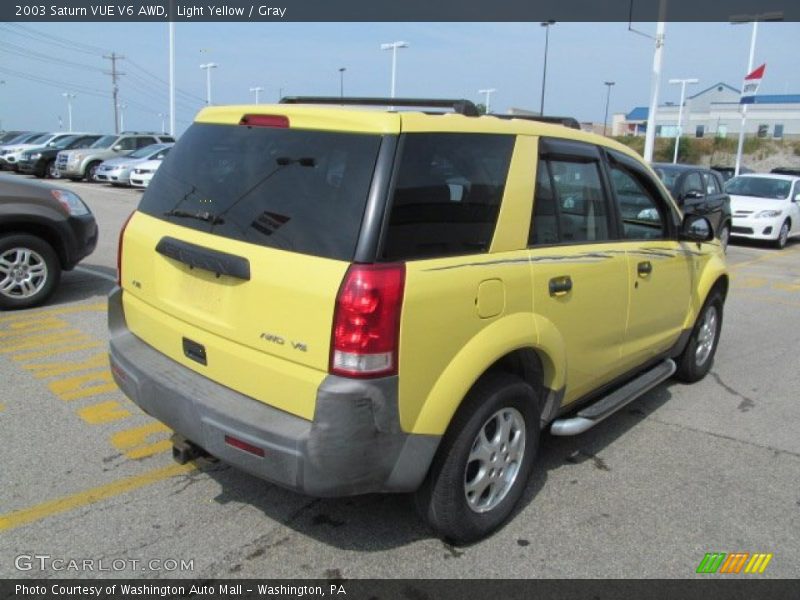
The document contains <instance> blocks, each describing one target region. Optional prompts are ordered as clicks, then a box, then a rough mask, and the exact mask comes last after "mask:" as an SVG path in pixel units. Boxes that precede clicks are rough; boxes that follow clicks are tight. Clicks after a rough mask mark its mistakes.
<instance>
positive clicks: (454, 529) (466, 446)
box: [415, 373, 539, 545]
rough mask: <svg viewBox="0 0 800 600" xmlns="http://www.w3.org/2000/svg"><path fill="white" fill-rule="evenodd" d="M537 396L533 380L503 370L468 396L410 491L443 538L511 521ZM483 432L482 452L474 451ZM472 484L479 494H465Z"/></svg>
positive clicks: (470, 536)
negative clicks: (422, 476) (417, 484)
mask: <svg viewBox="0 0 800 600" xmlns="http://www.w3.org/2000/svg"><path fill="white" fill-rule="evenodd" d="M537 400H538V398H537V394H536V392H535V391H534V389H533V388H532V387H531V386H530V385H528V384H527V383H525V382H524V381H523V380H521V379H520V378H518V377H515V376H513V375H508V374H506V373H490V374H487V375H485V376H484V377H482V378H481V379H480V380H479V381H478V382H477V383H476V384H475V386H473V388H472V389H471V390H470V392H469V393H468V394H467V397H466V398H465V399H464V403H463V405H462V406H461V407H460V408H459V410H458V412H456V415H455V417H453V420H452V422H451V423H450V427H449V428H448V430H447V433H446V434H445V436H444V438H443V439H442V443H441V445H440V447H439V450H438V451H437V453H436V457H435V458H434V460H433V464H432V465H431V469H430V471H429V472H428V475H427V477H426V479H425V481H424V482H423V484H422V486H421V487H420V489H419V490H417V492H416V495H415V502H416V505H417V510H418V511H419V513H420V516H421V517H422V518H423V519H424V520H425V521H427V523H428V524H429V525H430V526H431V528H433V530H434V531H436V533H437V534H439V535H440V536H441V537H442V538H444V539H445V540H446V541H448V542H450V543H453V544H456V545H463V544H470V543H473V542H476V541H478V540H480V539H482V538H484V537H486V536H487V535H489V534H490V533H492V532H493V531H495V530H496V529H497V528H498V527H500V526H501V525H502V524H503V523H504V522H505V521H506V519H508V517H509V515H510V514H511V511H512V510H513V509H514V506H515V505H516V504H517V502H518V501H519V498H520V496H522V492H523V491H524V489H525V486H526V484H527V481H528V477H529V476H530V473H531V469H532V467H533V461H534V458H535V457H536V449H537V446H538V444H539V409H538V403H537ZM501 419H502V420H504V421H506V422H507V423H508V424H509V428H508V429H507V430H506V433H505V435H504V433H503V430H502V429H499V427H498V423H499V421H500V420H501ZM481 437H482V438H483V440H484V444H483V445H484V448H485V452H484V453H480V452H479V451H480V444H481ZM504 437H505V442H506V443H503V442H504V439H503V438H504ZM487 438H490V439H491V440H492V441H491V442H489V441H488V439H487ZM509 442H510V443H509ZM493 446H494V447H493ZM476 451H478V454H482V458H478V457H477V455H476V454H473V452H476ZM515 455H516V458H517V459H518V460H514V458H515ZM492 459H494V461H495V462H493V463H492V462H490V461H492ZM487 463H488V465H487ZM492 474H494V476H492ZM487 475H488V476H489V477H487ZM487 479H490V481H488V482H487V481H486V480H487ZM480 482H484V484H486V483H488V485H484V486H480ZM470 483H471V484H472V485H469V484H470ZM476 483H477V484H478V485H475V484H476ZM470 488H472V489H473V490H477V492H476V491H473V493H472V495H471V497H469V498H468V493H469V492H468V490H469V489H470Z"/></svg>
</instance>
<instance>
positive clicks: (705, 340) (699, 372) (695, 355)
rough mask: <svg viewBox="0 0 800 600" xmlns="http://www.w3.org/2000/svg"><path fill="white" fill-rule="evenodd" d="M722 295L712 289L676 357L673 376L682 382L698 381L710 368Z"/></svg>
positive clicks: (720, 320) (715, 344) (718, 325)
mask: <svg viewBox="0 0 800 600" xmlns="http://www.w3.org/2000/svg"><path fill="white" fill-rule="evenodd" d="M722 304H723V303H722V295H721V294H720V293H719V292H717V291H713V292H711V294H710V295H709V297H708V299H707V300H706V302H705V304H703V308H702V309H701V311H700V314H699V315H698V317H697V321H695V324H694V328H693V329H692V333H691V335H690V336H689V341H688V342H687V344H686V348H684V349H683V352H682V353H681V355H680V356H679V357H678V361H677V362H678V368H677V370H676V371H675V378H676V379H678V380H679V381H683V382H684V383H694V382H695V381H700V380H701V379H702V378H703V377H705V376H706V374H707V373H708V372H709V371H710V370H711V367H712V365H713V364H714V355H715V354H716V353H717V346H718V345H719V334H720V332H721V331H722Z"/></svg>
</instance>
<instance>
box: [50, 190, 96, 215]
mask: <svg viewBox="0 0 800 600" xmlns="http://www.w3.org/2000/svg"><path fill="white" fill-rule="evenodd" d="M50 193H51V194H53V198H55V199H56V200H58V202H59V204H61V206H62V207H63V208H64V210H65V211H66V212H67V214H68V215H70V216H72V217H80V216H82V215H89V214H91V211H90V210H89V207H88V206H86V205H85V204H84V203H83V200H81V198H80V196H78V194H75V193H73V192H70V191H69V190H51V191H50Z"/></svg>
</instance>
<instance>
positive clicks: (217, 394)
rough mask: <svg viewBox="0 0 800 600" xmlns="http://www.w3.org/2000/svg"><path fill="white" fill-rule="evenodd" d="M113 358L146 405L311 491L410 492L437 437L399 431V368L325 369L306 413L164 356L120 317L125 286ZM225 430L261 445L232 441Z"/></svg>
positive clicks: (184, 431) (193, 435)
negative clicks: (371, 372) (379, 372)
mask: <svg viewBox="0 0 800 600" xmlns="http://www.w3.org/2000/svg"><path fill="white" fill-rule="evenodd" d="M109 329H110V334H111V341H110V359H111V370H112V373H113V374H114V379H115V381H116V382H117V385H119V387H120V389H122V391H123V392H124V393H125V394H126V395H127V396H128V397H129V398H130V399H131V400H133V401H134V402H135V403H136V404H137V405H139V407H141V408H142V410H144V411H145V412H146V413H148V414H149V415H151V416H153V417H155V418H156V419H158V420H159V421H161V422H163V423H165V424H166V425H167V426H169V427H170V428H171V429H173V430H174V431H175V432H176V433H178V434H180V435H182V436H183V437H185V438H186V439H188V440H190V441H192V442H193V443H195V444H197V445H198V446H201V447H202V448H203V449H205V450H206V451H207V452H209V453H210V454H212V455H214V456H216V457H217V458H219V459H221V460H223V461H225V462H226V463H229V464H231V465H233V466H235V467H237V468H239V469H241V470H243V471H247V472H248V473H251V474H253V475H256V476H257V477H260V478H262V479H266V480H268V481H271V482H273V483H276V484H278V485H281V486H283V487H287V488H290V489H293V490H296V491H299V492H302V493H305V494H308V495H312V496H347V495H354V494H363V493H369V492H410V491H413V490H415V489H417V487H419V485H420V483H421V482H422V480H423V479H424V477H425V475H426V474H427V471H428V467H429V466H430V463H431V461H432V460H433V456H434V454H435V453H436V449H437V448H438V446H439V441H440V439H441V438H440V436H433V435H417V434H409V433H404V432H403V431H402V430H401V429H400V420H399V413H398V406H397V377H387V378H382V379H375V380H352V379H346V378H341V377H334V376H328V377H326V378H325V380H324V381H323V383H322V384H321V385H320V387H319V390H318V391H317V401H316V410H315V413H314V419H313V420H312V421H308V420H306V419H303V418H300V417H297V416H295V415H292V414H289V413H286V412H284V411H281V410H278V409H276V408H274V407H271V406H269V405H267V404H264V403H263V402H260V401H258V400H255V399H253V398H250V397H248V396H244V395H242V394H239V393H238V392H236V391H234V390H231V389H230V388H227V387H225V386H222V385H219V384H218V383H215V382H214V381H212V380H210V379H207V378H205V377H203V376H202V375H199V374H197V373H195V372H194V371H192V370H191V369H188V368H186V367H184V366H183V365H181V364H179V363H177V362H175V361H173V360H172V359H170V358H168V357H166V356H164V355H163V354H161V353H160V352H158V351H157V350H155V349H153V348H152V347H150V346H149V345H148V344H146V343H144V342H143V341H141V340H140V339H139V338H137V337H136V336H135V335H133V334H132V333H131V332H130V331H129V330H128V328H127V326H126V325H125V318H124V314H123V309H122V291H121V290H120V289H115V290H114V291H113V292H112V293H111V296H110V297H109ZM226 436H230V437H233V438H236V439H238V440H242V441H244V442H246V443H248V444H251V445H253V446H256V447H257V448H261V449H263V450H264V456H263V457H261V456H256V455H255V454H252V453H249V452H246V451H244V450H241V449H239V448H236V447H233V446H231V445H229V444H228V443H227V442H226V441H225V439H226Z"/></svg>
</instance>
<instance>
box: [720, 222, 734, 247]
mask: <svg viewBox="0 0 800 600" xmlns="http://www.w3.org/2000/svg"><path fill="white" fill-rule="evenodd" d="M730 240H731V227H730V225H728V224H727V223H725V225H723V226H722V229H721V230H720V232H719V244H720V246H722V251H723V252H725V253H727V252H728V243H729V242H730Z"/></svg>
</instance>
